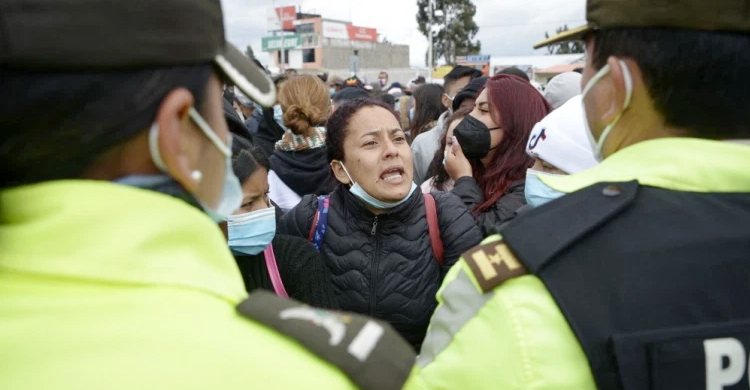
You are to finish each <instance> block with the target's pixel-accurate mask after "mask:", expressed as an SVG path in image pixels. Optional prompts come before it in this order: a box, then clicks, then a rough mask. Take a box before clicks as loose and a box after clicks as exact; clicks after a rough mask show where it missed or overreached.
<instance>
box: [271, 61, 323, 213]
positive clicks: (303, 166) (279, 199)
mask: <svg viewBox="0 0 750 390" xmlns="http://www.w3.org/2000/svg"><path fill="white" fill-rule="evenodd" d="M279 102H280V103H281V109H282V110H283V112H284V125H285V126H286V128H287V130H286V131H285V132H284V135H283V136H282V137H281V140H279V141H278V142H277V143H276V150H275V151H274V153H273V154H272V155H271V158H270V160H271V172H269V174H268V185H269V188H270V189H269V196H270V198H271V199H272V200H273V201H274V202H275V203H276V204H277V205H278V206H279V207H280V208H281V210H282V211H284V212H286V211H287V210H290V209H292V208H294V206H296V205H297V203H299V201H300V199H302V196H304V195H308V194H313V195H323V194H328V193H330V192H331V191H332V190H333V188H334V187H335V185H336V180H335V179H334V177H333V175H332V173H331V169H330V167H329V166H328V159H327V155H326V147H325V146H326V129H325V127H323V126H322V125H323V124H324V123H325V121H326V120H327V119H328V115H329V113H330V110H331V104H330V99H328V90H327V88H326V86H325V84H324V83H323V82H322V81H320V79H318V78H317V77H315V76H312V75H304V74H303V75H299V76H293V77H290V78H289V80H288V81H287V82H286V84H285V85H284V88H282V89H281V91H280V92H279Z"/></svg>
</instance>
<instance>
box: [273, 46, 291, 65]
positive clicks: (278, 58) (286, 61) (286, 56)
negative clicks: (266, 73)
mask: <svg viewBox="0 0 750 390" xmlns="http://www.w3.org/2000/svg"><path fill="white" fill-rule="evenodd" d="M276 62H277V63H279V64H280V63H281V50H276ZM284 64H285V65H289V50H284Z"/></svg>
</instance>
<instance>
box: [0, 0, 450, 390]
mask: <svg viewBox="0 0 750 390" xmlns="http://www.w3.org/2000/svg"><path fill="white" fill-rule="evenodd" d="M41 4H42V3H40V2H38V1H33V0H18V1H13V2H7V1H2V2H0V15H2V19H3V45H0V69H2V70H1V71H0V85H1V86H2V87H0V101H2V102H3V104H0V130H1V131H0V172H1V173H0V177H2V181H0V269H2V272H0V318H2V321H0V346H2V347H0V361H2V365H0V388H2V389H34V390H51V389H60V388H68V389H77V390H93V389H101V388H103V387H104V388H107V389H113V390H126V389H128V390H131V389H157V388H158V389H199V388H206V387H213V386H217V385H218V386H219V387H221V388H222V389H247V388H248V384H250V385H251V386H252V384H254V383H256V384H257V383H262V384H272V386H273V387H276V388H282V389H294V388H299V389H302V388H306V389H356V388H364V389H372V388H382V387H383V382H385V387H386V388H388V389H398V388H400V387H401V386H402V385H403V383H404V381H405V380H406V378H407V377H408V375H409V374H410V372H411V366H412V364H413V359H414V358H415V355H414V353H413V349H412V347H411V346H409V344H408V343H406V342H405V341H403V340H401V338H400V337H399V336H398V334H397V333H395V332H394V331H393V329H392V328H391V327H390V326H389V325H388V324H387V323H384V322H382V321H375V320H372V319H369V318H363V317H362V316H358V315H347V316H345V317H344V316H342V315H340V314H335V313H328V312H326V311H323V310H319V309H316V310H313V309H311V308H309V307H307V306H306V305H304V304H301V303H299V302H296V301H293V300H286V299H282V298H279V297H277V296H275V295H274V294H272V293H268V292H262V291H260V292H254V293H253V294H251V295H250V296H248V293H247V292H246V290H245V286H244V285H243V283H242V276H241V275H240V272H239V271H238V268H237V264H236V262H235V260H234V258H233V257H232V254H231V252H230V250H229V248H228V246H227V241H226V239H225V237H224V235H223V234H222V232H221V229H220V228H219V227H218V225H217V222H219V221H222V220H225V219H226V218H228V217H229V216H230V215H231V214H232V213H233V212H234V211H235V210H236V209H237V208H239V207H240V205H241V203H242V187H241V185H240V183H239V180H238V179H237V177H236V176H235V175H234V172H233V171H232V168H231V167H232V161H231V158H232V149H231V147H230V145H231V143H232V136H231V135H230V132H229V130H228V128H227V123H226V121H225V119H224V110H223V102H227V103H228V105H229V107H230V108H229V110H230V111H231V112H233V110H232V108H231V102H229V101H226V100H225V99H224V98H223V91H222V81H221V80H230V81H231V82H232V83H233V84H235V85H236V86H237V88H238V90H239V91H242V92H243V93H245V94H246V95H247V96H248V97H250V98H251V99H253V100H255V101H257V102H258V103H260V104H262V105H264V106H269V105H272V104H274V101H275V93H274V87H273V84H272V82H271V80H270V79H269V78H268V77H267V76H266V75H265V72H263V71H262V70H261V69H259V68H258V67H256V66H255V65H254V64H253V63H252V62H251V61H250V60H249V59H248V58H247V57H246V56H245V55H243V54H242V53H241V52H240V51H239V50H238V49H237V48H236V47H234V46H232V45H231V44H229V43H227V42H226V41H225V38H224V28H223V26H224V20H223V17H222V10H221V2H220V1H219V0H202V1H179V2H174V1H168V2H161V3H159V6H158V7H159V8H158V11H159V12H158V16H157V15H155V12H154V11H155V10H154V7H153V5H154V3H153V2H151V1H147V0H133V1H129V2H119V1H96V2H85V3H82V2H58V1H53V2H45V3H43V5H44V6H41ZM82 5H85V6H86V7H85V10H84V9H83V8H82ZM8 21H14V22H13V23H6V22H8ZM20 21H23V22H20ZM166 21H168V23H165V22H166ZM84 26H85V33H82V31H84V30H83V28H84ZM196 26H200V30H199V31H196ZM50 37H54V44H55V48H54V50H46V49H44V48H45V47H49V44H50ZM42 111H43V112H44V115H39V113H40V112H42ZM456 257H457V255H456ZM309 318H316V319H324V320H327V321H329V323H330V322H333V323H335V324H341V325H340V326H342V327H343V326H346V330H347V337H350V338H348V339H346V338H345V339H344V340H341V342H340V344H339V345H340V348H342V351H347V348H348V345H349V344H350V343H351V340H352V339H353V338H354V337H356V335H357V334H358V332H359V331H360V330H361V329H364V328H365V327H366V328H367V329H369V330H368V332H369V333H368V334H369V335H372V334H374V333H376V334H377V335H378V337H377V338H372V337H369V338H367V339H365V340H363V341H364V342H365V343H364V344H363V342H362V341H360V342H359V343H358V344H355V345H354V347H359V349H355V348H354V347H352V348H351V350H352V351H353V353H354V354H355V356H352V358H351V360H352V361H342V360H341V359H339V358H337V357H335V356H332V355H331V354H330V353H329V352H331V347H330V346H329V345H328V344H327V343H324V344H322V345H321V344H316V341H317V340H320V339H321V337H323V336H322V334H323V333H321V332H325V331H324V330H323V329H322V328H321V327H319V326H318V325H316V324H315V323H313V322H312V321H309V320H308V319H309ZM344 321H346V325H343V323H344ZM373 332H374V333H373ZM362 338H363V337H360V340H361V339H362ZM363 349H364V350H363ZM343 353H345V354H347V355H346V356H350V355H351V354H350V353H348V352H343ZM357 357H359V358H361V360H360V359H359V358H357Z"/></svg>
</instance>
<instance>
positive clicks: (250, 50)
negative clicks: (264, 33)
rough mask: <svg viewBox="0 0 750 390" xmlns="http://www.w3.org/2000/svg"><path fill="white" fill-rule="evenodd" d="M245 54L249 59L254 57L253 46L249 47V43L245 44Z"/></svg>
mask: <svg viewBox="0 0 750 390" xmlns="http://www.w3.org/2000/svg"><path fill="white" fill-rule="evenodd" d="M245 55H246V56H247V57H248V58H250V59H253V58H255V53H253V48H252V47H250V45H247V49H245Z"/></svg>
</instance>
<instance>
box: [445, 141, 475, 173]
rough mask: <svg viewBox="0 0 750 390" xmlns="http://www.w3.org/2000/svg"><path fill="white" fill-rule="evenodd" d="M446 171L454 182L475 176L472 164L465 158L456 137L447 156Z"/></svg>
mask: <svg viewBox="0 0 750 390" xmlns="http://www.w3.org/2000/svg"><path fill="white" fill-rule="evenodd" d="M445 170H446V171H447V172H448V175H449V176H450V177H451V179H453V180H454V181H455V180H458V179H460V178H462V177H466V176H469V177H471V176H473V175H474V171H473V169H472V168H471V163H469V159H467V158H466V156H464V152H463V150H461V145H459V144H458V140H456V137H453V144H452V145H450V146H449V149H448V153H447V155H446V156H445Z"/></svg>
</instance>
